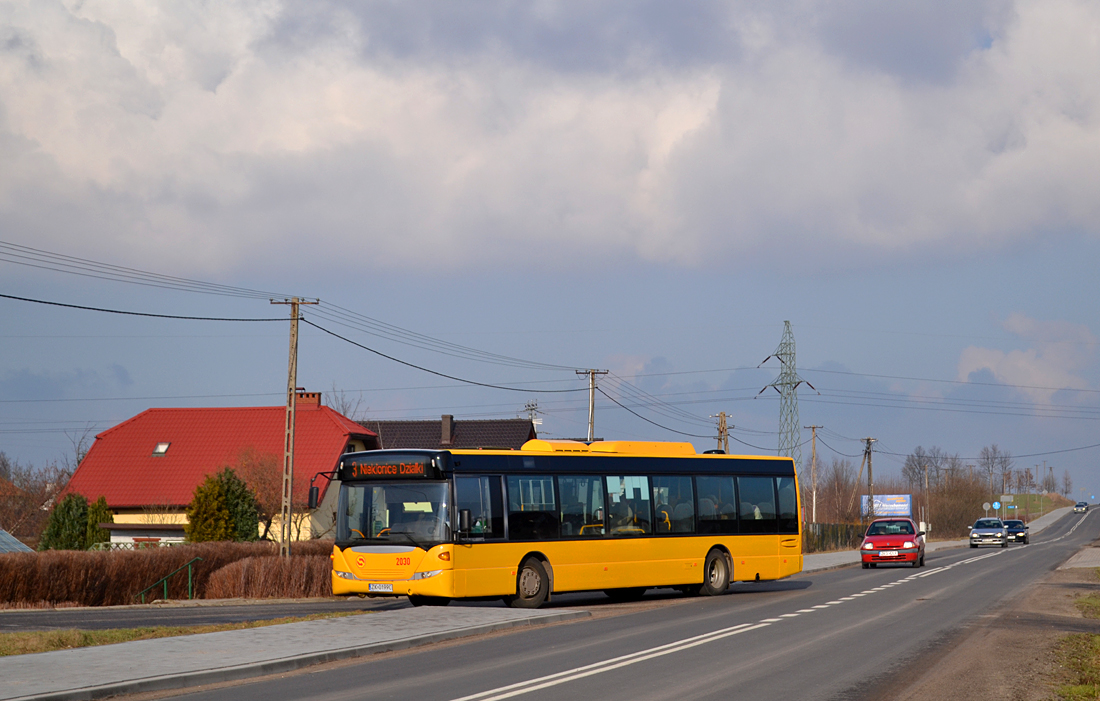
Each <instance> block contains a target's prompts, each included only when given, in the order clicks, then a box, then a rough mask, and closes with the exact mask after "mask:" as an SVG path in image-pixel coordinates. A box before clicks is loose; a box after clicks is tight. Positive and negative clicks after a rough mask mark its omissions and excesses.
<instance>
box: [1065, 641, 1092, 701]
mask: <svg viewBox="0 0 1100 701" xmlns="http://www.w3.org/2000/svg"><path fill="white" fill-rule="evenodd" d="M1057 654H1058V661H1059V666H1060V667H1061V670H1062V679H1063V683H1062V684H1060V685H1058V687H1057V688H1056V689H1055V693H1057V694H1058V698H1060V699H1069V700H1072V701H1076V700H1077V699H1096V698H1100V635H1091V634H1089V633H1075V634H1073V635H1067V636H1066V637H1065V638H1062V641H1061V642H1060V643H1058V647H1057Z"/></svg>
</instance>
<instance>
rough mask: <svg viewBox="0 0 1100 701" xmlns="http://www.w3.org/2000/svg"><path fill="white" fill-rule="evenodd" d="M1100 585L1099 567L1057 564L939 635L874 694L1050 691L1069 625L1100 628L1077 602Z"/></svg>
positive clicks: (1017, 697) (1037, 700)
mask: <svg viewBox="0 0 1100 701" xmlns="http://www.w3.org/2000/svg"><path fill="white" fill-rule="evenodd" d="M1098 591H1100V579H1097V576H1096V570H1095V569H1092V568H1072V569H1059V570H1055V571H1053V572H1051V573H1050V574H1049V575H1048V576H1047V577H1046V578H1044V579H1043V580H1042V581H1040V582H1039V583H1037V584H1035V585H1034V586H1032V587H1029V588H1028V589H1027V590H1026V591H1025V592H1023V593H1022V594H1021V595H1020V596H1018V597H1017V598H1016V599H1015V600H1013V601H1010V602H1008V603H1007V604H1006V605H1005V606H1003V607H1001V608H999V609H997V610H995V611H992V612H990V613H988V614H984V615H983V616H980V617H979V618H977V619H976V620H975V621H974V622H973V623H972V624H971V625H969V626H967V627H966V628H965V629H963V630H962V631H960V632H959V633H957V634H955V635H953V636H951V637H950V638H949V639H945V640H941V641H938V642H937V644H936V645H935V646H934V649H930V650H929V651H928V652H927V653H926V654H925V655H922V656H921V658H920V659H919V660H918V661H917V664H915V665H911V666H910V670H909V671H906V672H903V673H902V674H901V676H900V677H895V678H894V679H892V680H891V682H890V685H889V686H890V688H889V689H883V690H881V693H880V694H876V697H877V698H884V699H891V700H894V701H925V700H929V701H930V700H933V699H945V698H950V699H956V700H958V701H971V700H973V701H984V699H1010V700H1011V701H1045V700H1047V699H1051V698H1053V697H1054V687H1055V686H1056V684H1057V683H1058V660H1057V657H1056V655H1055V646H1056V645H1057V644H1058V641H1059V640H1061V639H1062V638H1063V637H1065V636H1066V635H1068V634H1070V633H1093V634H1100V620H1096V619H1088V618H1084V617H1083V616H1082V615H1081V614H1080V612H1078V610H1077V607H1076V606H1075V605H1074V601H1075V600H1076V599H1077V598H1078V597H1080V596H1084V595H1086V594H1094V593H1097V592H1098Z"/></svg>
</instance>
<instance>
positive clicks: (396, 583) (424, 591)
mask: <svg viewBox="0 0 1100 701" xmlns="http://www.w3.org/2000/svg"><path fill="white" fill-rule="evenodd" d="M332 593H333V594H334V595H335V596H343V595H347V594H359V595H366V596H408V595H409V594H415V595H419V596H443V597H448V598H450V597H453V596H454V570H432V571H429V572H417V573H416V574H414V575H413V576H412V578H410V579H398V580H385V579H360V578H359V577H356V576H355V575H354V574H352V573H351V572H341V571H340V570H333V571H332Z"/></svg>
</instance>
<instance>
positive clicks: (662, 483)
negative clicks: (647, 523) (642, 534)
mask: <svg viewBox="0 0 1100 701" xmlns="http://www.w3.org/2000/svg"><path fill="white" fill-rule="evenodd" d="M653 504H654V506H655V508H656V516H657V520H656V521H655V522H654V524H653V532H654V533H694V532H695V495H694V494H693V493H692V489H691V478H690V477H664V476H659V477H654V478H653Z"/></svg>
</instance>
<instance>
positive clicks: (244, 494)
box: [215, 467, 260, 542]
mask: <svg viewBox="0 0 1100 701" xmlns="http://www.w3.org/2000/svg"><path fill="white" fill-rule="evenodd" d="M215 479H216V480H217V482H218V485H219V486H220V487H221V490H222V493H223V494H224V495H225V507H226V509H227V510H228V511H229V535H230V537H231V538H232V539H233V540H236V541H238V542H249V541H253V540H258V539H259V537H260V514H259V508H258V507H257V503H256V495H255V493H253V491H252V490H251V489H249V487H248V485H247V484H245V483H244V480H242V479H241V478H240V477H238V476H237V473H236V472H234V471H233V468H230V467H227V468H225V469H224V470H222V471H221V472H219V473H218V474H217V475H216V476H215Z"/></svg>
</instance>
